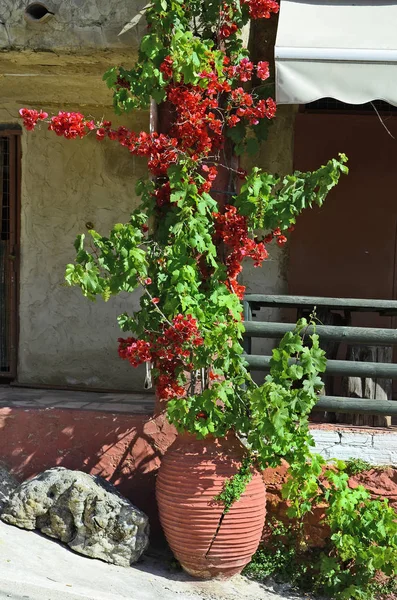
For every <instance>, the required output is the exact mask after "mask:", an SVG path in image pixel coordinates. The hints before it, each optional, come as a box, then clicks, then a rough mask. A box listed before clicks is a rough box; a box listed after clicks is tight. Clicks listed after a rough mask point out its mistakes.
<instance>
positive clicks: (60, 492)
mask: <svg viewBox="0 0 397 600" xmlns="http://www.w3.org/2000/svg"><path fill="white" fill-rule="evenodd" d="M1 518H2V520H3V521H5V522H6V523H9V524H11V525H16V526H17V527H21V528H23V529H40V530H41V532H42V533H44V534H46V535H48V536H50V537H53V538H56V539H59V540H61V541H62V542H64V543H66V544H68V546H69V547H70V548H72V550H74V551H75V552H79V553H81V554H84V555H86V556H90V557H92V558H99V559H101V560H104V561H106V562H110V563H114V564H115V565H120V566H126V567H127V566H129V565H131V564H132V563H134V562H136V561H137V560H138V559H139V557H140V556H141V554H142V553H143V552H144V551H145V550H146V548H147V546H148V544H149V537H148V535H149V522H148V518H147V516H146V515H145V514H144V513H143V512H142V511H140V510H139V509H138V508H136V507H135V506H134V505H133V504H131V502H130V501H129V500H127V499H126V498H124V497H123V496H122V495H121V494H120V493H119V492H118V491H117V490H116V488H115V487H114V486H113V485H112V484H110V483H108V482H107V481H105V480H104V479H102V478H101V477H98V476H92V475H88V474H87V473H83V472H81V471H71V470H69V469H64V468H62V467H55V468H53V469H49V470H47V471H44V472H43V473H41V474H40V475H38V476H37V477H34V478H33V479H30V480H28V481H25V482H24V483H22V484H21V485H20V486H19V487H18V488H17V489H16V490H15V491H14V492H13V493H12V494H11V496H10V499H9V501H8V503H7V504H6V506H5V508H4V511H3V513H2V515H1Z"/></svg>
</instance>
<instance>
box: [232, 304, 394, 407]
mask: <svg viewBox="0 0 397 600" xmlns="http://www.w3.org/2000/svg"><path fill="white" fill-rule="evenodd" d="M243 306H244V325H245V336H244V338H245V339H244V347H245V352H246V360H247V362H248V365H249V367H250V369H251V370H257V371H266V370H269V367H270V359H271V357H270V356H262V355H255V354H252V338H269V339H278V338H282V337H283V336H284V334H285V333H286V332H288V331H292V330H293V329H294V327H295V325H294V324H290V323H273V322H267V321H253V320H252V318H253V314H254V313H255V312H256V311H258V310H259V309H260V308H295V309H297V310H298V311H302V310H305V311H307V312H310V311H312V310H314V309H315V308H316V309H317V310H318V309H320V307H321V309H322V310H329V311H344V312H345V313H346V312H347V313H351V312H372V313H378V314H379V315H381V316H396V315H397V301H395V300H361V299H353V298H322V297H310V296H270V295H260V294H248V295H247V296H245V298H244V302H243ZM316 332H317V333H318V335H319V336H320V341H322V342H324V341H330V342H343V343H345V344H348V345H353V344H354V345H356V346H357V345H373V346H382V345H386V346H394V345H396V344H397V329H386V328H374V327H350V326H340V325H318V326H316ZM309 333H310V328H309ZM326 374H327V375H342V376H356V377H371V378H385V379H397V364H395V363H381V362H360V361H349V360H328V361H327V369H326ZM315 410H317V411H328V412H335V413H367V414H371V415H397V401H394V400H387V401H386V400H375V399H368V398H346V397H340V396H320V398H319V400H318V403H317V404H316V407H315Z"/></svg>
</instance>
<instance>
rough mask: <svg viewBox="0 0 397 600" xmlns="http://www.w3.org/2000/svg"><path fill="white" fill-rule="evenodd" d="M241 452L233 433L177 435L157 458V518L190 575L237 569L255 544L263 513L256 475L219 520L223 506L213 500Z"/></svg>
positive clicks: (262, 495) (262, 490)
mask: <svg viewBox="0 0 397 600" xmlns="http://www.w3.org/2000/svg"><path fill="white" fill-rule="evenodd" d="M243 453H244V449H243V446H242V445H241V443H240V442H239V441H238V440H237V439H236V438H235V437H234V436H230V437H228V438H227V439H222V440H216V439H213V438H206V439H205V440H196V439H195V438H193V437H191V436H189V437H188V436H180V437H178V438H177V439H176V441H175V442H174V443H173V445H172V446H171V447H170V448H169V449H168V450H167V452H166V454H165V456H164V458H163V460H162V463H161V467H160V470H159V473H158V477H157V484H156V494H157V502H158V505H159V514H160V521H161V524H162V526H163V529H164V532H165V535H166V538H167V541H168V543H169V545H170V547H171V550H172V551H173V553H174V555H175V557H176V558H177V560H178V561H179V562H180V563H181V565H182V567H183V568H184V570H185V571H187V572H188V573H190V574H191V575H193V576H195V577H199V578H202V579H208V578H213V577H223V578H225V577H231V576H232V575H235V574H236V573H240V572H241V570H242V569H243V567H244V566H245V565H246V564H247V563H248V562H249V561H250V559H251V556H252V555H253V554H254V552H255V551H256V549H257V547H258V544H259V541H260V538H261V534H262V530H263V525H264V520H265V513H266V505H265V500H266V492H265V486H264V483H263V478H262V477H261V475H260V474H259V473H258V472H256V471H254V474H253V478H252V480H251V482H250V483H249V484H248V486H247V488H246V490H245V492H244V494H243V495H242V496H241V497H240V499H239V500H238V501H237V502H235V503H234V504H233V505H232V507H231V509H230V511H229V512H228V513H226V514H225V515H224V516H223V518H222V520H221V517H222V514H223V505H222V504H220V503H217V502H215V501H214V497H215V496H217V495H218V494H219V493H220V492H221V491H222V489H223V484H224V482H225V480H226V479H227V478H229V477H231V476H232V475H234V474H235V473H236V472H237V470H238V468H239V467H240V465H241V459H242V456H243ZM219 525H220V526H219ZM218 527H219V530H218Z"/></svg>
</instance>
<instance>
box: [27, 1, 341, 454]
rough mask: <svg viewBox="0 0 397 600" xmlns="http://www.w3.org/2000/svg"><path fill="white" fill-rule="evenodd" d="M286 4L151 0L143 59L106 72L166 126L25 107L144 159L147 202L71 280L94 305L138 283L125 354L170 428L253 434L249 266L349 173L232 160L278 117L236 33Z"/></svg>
mask: <svg viewBox="0 0 397 600" xmlns="http://www.w3.org/2000/svg"><path fill="white" fill-rule="evenodd" d="M278 8H279V7H278V4H277V3H276V2H275V1H274V0H242V1H241V2H237V1H235V0H227V1H225V2H221V3H218V2H216V3H214V2H212V1H211V0H153V2H151V3H150V4H149V5H148V7H147V8H146V12H145V16H146V21H147V33H146V35H144V36H143V38H142V40H141V44H140V50H139V55H138V60H137V63H136V64H135V66H134V67H133V68H132V69H130V70H128V69H126V68H122V67H118V68H116V67H115V68H112V69H110V70H109V71H108V72H107V73H106V74H105V76H104V78H105V81H106V83H107V85H108V86H109V87H110V88H112V89H113V91H114V107H115V110H116V112H118V113H121V112H123V111H130V110H132V109H147V108H148V107H149V106H150V103H151V102H155V103H157V105H159V107H160V111H163V115H164V114H166V115H167V119H168V125H167V127H165V128H163V131H161V132H159V131H151V132H146V131H143V132H139V133H136V132H133V131H131V130H129V129H127V128H126V127H119V128H117V129H115V128H114V127H112V124H111V122H110V121H105V120H101V121H99V122H98V121H95V120H93V119H91V118H89V117H86V116H84V115H82V114H80V113H78V112H75V113H70V112H59V114H58V115H55V116H49V115H48V114H47V113H45V112H43V111H41V112H40V111H36V110H31V109H26V108H24V109H21V111H20V114H21V116H22V118H23V121H24V125H25V127H26V128H27V129H28V130H32V129H34V128H35V127H36V125H37V124H38V123H47V124H48V128H49V129H50V130H51V131H53V132H54V133H55V134H56V135H58V136H63V137H65V138H67V139H75V138H83V137H86V136H88V135H91V136H96V138H97V140H98V142H100V143H104V144H111V143H115V144H120V145H121V146H123V147H124V148H125V151H126V152H129V153H130V154H131V155H133V156H141V157H146V158H147V161H148V170H149V174H150V177H149V178H148V179H147V180H141V181H139V183H138V185H137V187H136V193H137V195H138V196H139V197H140V198H141V203H140V206H139V208H138V209H136V210H135V211H134V212H133V213H132V215H131V219H130V220H129V222H128V223H125V224H121V223H118V224H116V225H115V226H114V227H113V229H112V231H111V232H110V234H109V236H108V237H105V236H103V235H101V234H100V233H98V232H96V231H89V236H90V244H87V243H86V239H85V236H84V235H80V236H78V238H77V240H76V243H75V247H76V252H77V255H76V260H75V263H74V264H70V265H68V266H67V271H66V281H67V282H68V284H70V285H77V286H80V288H81V290H82V292H83V294H84V295H85V296H87V297H88V298H90V299H95V298H96V297H97V296H102V297H103V298H104V299H105V300H108V299H109V298H110V297H111V296H113V295H117V294H119V293H121V292H132V291H134V290H136V289H137V288H140V289H141V291H142V295H141V301H140V310H139V311H137V312H136V313H134V314H123V315H121V316H120V317H119V324H120V327H121V329H122V330H123V331H124V332H125V333H126V335H125V337H122V338H120V339H119V355H120V358H121V359H123V360H126V361H129V362H130V363H131V365H132V366H134V367H135V366H137V365H140V364H142V363H146V365H147V367H148V372H149V371H150V377H151V378H152V380H153V382H154V385H155V389H156V393H157V396H158V398H159V399H160V400H164V401H167V402H166V407H167V414H168V418H169V420H170V421H171V422H172V423H174V424H175V425H176V427H177V428H178V430H188V431H190V432H193V433H195V434H196V435H197V436H206V435H208V434H214V435H216V436H223V435H225V434H226V432H228V431H229V430H231V429H234V430H235V431H237V432H240V433H242V434H244V435H245V436H248V435H249V434H250V432H251V436H252V418H254V421H255V419H256V418H257V417H256V416H255V414H256V413H255V411H256V410H257V406H258V405H260V401H259V396H260V394H261V393H263V394H265V396H264V397H266V394H267V393H268V392H266V390H265V389H264V388H261V390H262V392H259V396H258V390H257V386H256V385H255V384H254V383H253V381H252V378H251V376H250V374H249V372H248V371H247V369H246V364H245V361H244V357H243V355H242V352H243V349H242V345H241V340H242V335H243V331H244V327H243V323H242V306H241V300H242V298H243V295H244V291H245V288H244V286H243V285H241V283H239V281H238V277H239V274H240V273H241V270H242V265H243V261H244V260H252V261H253V262H254V265H255V267H260V266H261V265H262V263H263V261H265V260H266V258H267V257H268V248H269V246H270V245H271V244H272V243H276V244H278V245H280V246H282V245H283V244H285V242H286V241H287V234H288V232H289V231H290V230H291V229H292V228H293V226H294V224H295V220H296V217H297V215H299V214H300V213H301V211H302V210H303V209H304V208H306V207H310V206H312V205H313V204H317V205H320V206H321V204H322V203H323V201H324V199H325V197H326V195H327V193H328V192H329V190H330V189H331V188H332V187H333V186H334V185H335V184H336V183H337V182H338V179H339V176H340V174H341V173H345V172H347V168H346V167H345V166H344V163H345V161H346V157H345V156H344V155H340V157H339V159H338V160H337V159H333V160H330V161H329V162H328V163H327V164H326V165H325V166H322V167H320V168H319V169H318V170H317V171H314V172H308V173H301V172H295V173H293V174H292V175H288V176H284V177H278V176H275V175H272V174H269V173H266V172H263V171H262V170H261V169H259V168H257V167H255V168H253V169H252V170H251V172H249V173H247V172H245V171H244V170H243V169H241V168H239V167H238V162H237V161H236V156H239V155H241V154H242V153H243V152H245V151H247V152H249V153H255V152H257V150H258V149H259V145H260V143H261V141H262V140H263V139H264V138H265V137H266V132H267V128H268V125H269V123H270V121H271V120H272V119H273V118H274V116H275V113H276V105H275V102H274V100H273V99H272V98H271V97H269V95H268V94H269V92H268V89H269V88H268V86H267V82H266V80H267V79H268V78H269V65H268V63H267V62H265V61H261V62H258V63H257V64H253V62H252V61H251V60H250V57H249V53H248V50H247V49H246V48H245V47H244V46H243V43H242V37H241V29H242V27H243V26H245V25H246V24H247V23H248V22H249V21H250V19H268V18H269V17H270V16H271V14H272V13H277V12H278ZM163 120H164V119H163ZM219 186H222V189H221V190H219ZM219 192H221V193H219ZM225 198H226V200H225ZM310 351H312V350H310ZM303 354H304V353H303ZM295 376H296V377H297V378H300V379H302V378H303V377H304V374H303V371H302V372H301V371H299V369H295ZM310 385H311V387H310ZM310 385H309V384H308V387H307V391H308V392H310V393H312V392H313V390H314V387H313V385H312V384H310ZM269 386H270V383H269V384H268V387H269ZM269 389H270V388H269ZM302 389H304V388H302ZM278 418H279V419H280V418H282V417H281V416H280V415H279V416H278ZM251 441H252V440H251ZM255 445H256V451H257V452H258V453H260V451H261V447H260V443H259V441H258V442H257V443H256V444H255V443H253V446H255ZM265 454H266V453H265ZM264 456H265V455H264ZM263 462H265V460H264V461H263Z"/></svg>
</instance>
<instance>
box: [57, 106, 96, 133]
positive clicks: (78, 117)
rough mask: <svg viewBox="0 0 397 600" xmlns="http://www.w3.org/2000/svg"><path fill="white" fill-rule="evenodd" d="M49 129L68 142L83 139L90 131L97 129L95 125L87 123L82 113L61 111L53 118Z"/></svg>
mask: <svg viewBox="0 0 397 600" xmlns="http://www.w3.org/2000/svg"><path fill="white" fill-rule="evenodd" d="M48 129H49V130H50V131H54V132H55V133H56V134H57V135H59V136H64V137H65V138H66V139H68V140H74V139H76V138H77V137H79V138H83V137H84V136H85V135H87V133H88V131H90V130H92V129H95V123H94V122H93V121H87V120H86V119H85V117H84V115H82V114H81V113H78V112H63V111H60V112H59V113H58V115H57V116H54V117H52V118H51V122H50V124H49V126H48Z"/></svg>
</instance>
